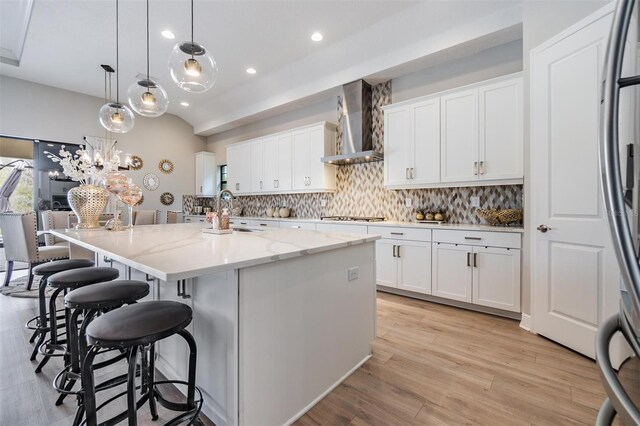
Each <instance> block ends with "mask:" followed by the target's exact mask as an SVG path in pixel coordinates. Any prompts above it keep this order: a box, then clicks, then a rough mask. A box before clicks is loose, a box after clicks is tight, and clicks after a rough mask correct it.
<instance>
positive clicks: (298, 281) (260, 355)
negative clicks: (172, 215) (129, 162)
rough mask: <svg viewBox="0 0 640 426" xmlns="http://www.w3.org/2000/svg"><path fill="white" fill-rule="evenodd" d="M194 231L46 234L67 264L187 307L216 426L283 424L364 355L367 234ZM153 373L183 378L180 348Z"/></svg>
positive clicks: (371, 289)
mask: <svg viewBox="0 0 640 426" xmlns="http://www.w3.org/2000/svg"><path fill="white" fill-rule="evenodd" d="M202 226H203V225H202V224H170V225H148V226H138V227H135V228H134V229H132V230H127V231H121V232H111V231H106V230H102V229H98V230H75V229H67V230H55V231H52V233H53V234H54V235H56V236H57V237H60V238H62V239H64V240H67V241H69V242H70V245H71V256H72V257H94V258H95V259H96V262H97V265H112V266H114V267H117V268H119V269H120V271H121V274H120V277H121V278H122V279H141V280H147V281H148V282H149V283H150V285H152V287H153V289H152V292H151V295H150V296H149V298H153V299H154V300H177V301H180V302H182V303H186V304H188V305H190V306H191V307H192V309H193V321H192V323H191V325H190V326H189V331H190V332H191V333H192V334H193V335H194V337H195V339H196V342H197V344H198V361H197V377H196V378H197V384H198V386H199V387H200V389H201V390H202V392H203V396H204V406H203V411H204V413H205V414H206V415H207V416H208V417H209V418H210V419H211V420H213V421H214V422H215V423H216V424H218V425H221V424H246V425H256V424H261V425H279V424H289V423H291V422H293V421H294V420H295V419H297V418H298V417H299V416H301V415H302V414H304V413H305V412H306V411H307V410H309V408H311V407H312V406H313V405H314V404H315V403H317V402H318V401H319V400H320V399H322V397H323V396H324V395H326V394H327V393H328V392H330V391H331V390H332V389H333V388H334V387H335V386H337V385H338V384H339V383H340V382H341V381H342V380H344V379H345V378H346V377H348V376H349V374H351V373H352V372H353V371H355V369H357V368H358V367H359V366H360V365H362V364H363V363H364V362H365V361H366V360H367V359H368V358H369V357H370V356H371V347H370V344H371V342H372V341H373V340H374V338H375V314H376V311H375V297H376V294H375V288H376V285H375V283H376V280H375V245H374V242H375V240H376V239H377V238H378V237H377V236H371V235H355V234H342V233H323V232H315V231H304V230H297V229H276V230H264V231H263V230H260V231H258V230H251V229H245V230H244V231H243V232H239V231H235V232H233V233H232V234H227V235H212V234H203V233H202V232H201V228H202ZM157 352H158V361H157V364H156V365H157V366H158V369H159V370H160V371H161V372H162V373H163V374H164V375H165V376H167V377H168V378H170V379H178V378H181V379H184V378H186V371H187V348H186V345H185V344H184V342H183V341H182V340H181V339H180V338H179V337H175V336H174V337H171V338H168V339H165V340H162V341H161V342H159V343H158V347H157Z"/></svg>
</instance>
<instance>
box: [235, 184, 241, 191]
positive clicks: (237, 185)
mask: <svg viewBox="0 0 640 426" xmlns="http://www.w3.org/2000/svg"><path fill="white" fill-rule="evenodd" d="M238 190H240V184H239V183H236V191H238Z"/></svg>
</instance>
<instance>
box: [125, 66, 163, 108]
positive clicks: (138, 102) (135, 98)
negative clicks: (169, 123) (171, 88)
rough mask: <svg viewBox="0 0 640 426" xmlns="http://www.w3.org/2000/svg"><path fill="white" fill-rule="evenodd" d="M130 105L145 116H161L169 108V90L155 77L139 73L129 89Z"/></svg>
mask: <svg viewBox="0 0 640 426" xmlns="http://www.w3.org/2000/svg"><path fill="white" fill-rule="evenodd" d="M127 97H128V99H129V105H131V108H132V109H133V110H134V111H135V112H137V113H138V114H140V115H142V116H145V117H159V116H161V115H162V114H164V113H165V112H166V111H167V108H169V97H168V96H167V92H166V91H165V90H164V89H163V88H162V86H160V83H158V81H157V80H156V79H154V78H147V77H146V76H143V75H140V74H138V75H137V76H136V80H135V81H134V82H133V83H131V85H130V86H129V90H127Z"/></svg>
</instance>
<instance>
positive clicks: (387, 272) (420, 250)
mask: <svg viewBox="0 0 640 426" xmlns="http://www.w3.org/2000/svg"><path fill="white" fill-rule="evenodd" d="M376 283H377V284H378V285H381V286H385V287H395V288H399V289H402V290H407V291H413V292H416V293H424V294H431V242H424V241H404V240H390V239H380V240H378V241H376Z"/></svg>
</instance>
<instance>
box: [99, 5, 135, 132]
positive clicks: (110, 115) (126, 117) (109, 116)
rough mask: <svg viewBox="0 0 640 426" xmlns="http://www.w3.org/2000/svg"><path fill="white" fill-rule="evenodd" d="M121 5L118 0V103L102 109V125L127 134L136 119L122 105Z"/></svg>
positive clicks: (110, 129) (105, 105)
mask: <svg viewBox="0 0 640 426" xmlns="http://www.w3.org/2000/svg"><path fill="white" fill-rule="evenodd" d="M119 12H120V11H119V4H118V0H116V101H115V102H113V100H110V101H109V102H107V103H106V104H104V105H103V106H102V108H100V113H99V117H100V124H102V126H103V127H104V128H105V129H107V130H108V131H110V132H114V133H127V132H128V131H130V130H131V129H133V125H134V124H135V121H136V118H135V116H134V115H133V112H132V111H131V110H130V109H129V107H128V106H126V105H124V104H121V103H120V62H119V61H120V39H119V23H120V22H119V17H118V15H119Z"/></svg>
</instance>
